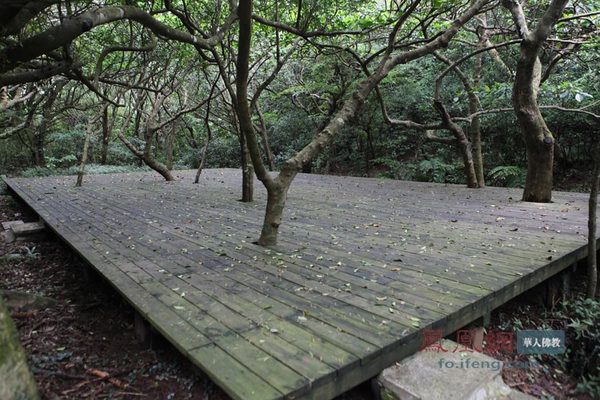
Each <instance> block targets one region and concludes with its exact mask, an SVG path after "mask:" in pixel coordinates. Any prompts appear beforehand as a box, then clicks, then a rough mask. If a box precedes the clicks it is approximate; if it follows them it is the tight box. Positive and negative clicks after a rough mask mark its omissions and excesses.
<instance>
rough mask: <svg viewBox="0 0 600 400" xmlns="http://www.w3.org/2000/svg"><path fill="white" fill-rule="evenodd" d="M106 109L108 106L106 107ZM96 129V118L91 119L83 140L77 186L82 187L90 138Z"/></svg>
mask: <svg viewBox="0 0 600 400" xmlns="http://www.w3.org/2000/svg"><path fill="white" fill-rule="evenodd" d="M104 110H106V107H105V108H104ZM93 129H94V120H90V121H89V122H88V124H87V126H86V128H85V140H84V142H83V151H82V152H81V162H80V163H79V171H78V173H77V183H75V186H77V187H81V185H82V184H83V174H84V172H85V163H86V162H87V158H88V149H89V146H90V140H91V138H92V132H93Z"/></svg>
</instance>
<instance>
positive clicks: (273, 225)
mask: <svg viewBox="0 0 600 400" xmlns="http://www.w3.org/2000/svg"><path fill="white" fill-rule="evenodd" d="M294 176H295V174H294ZM292 179H293V176H292V177H291V178H290V179H287V180H278V182H277V184H276V185H275V186H274V187H273V188H272V189H270V190H267V209H266V212H265V219H264V221H263V226H262V231H261V232H260V238H259V239H258V241H257V244H259V245H261V246H274V245H276V244H277V236H278V235H279V226H280V225H281V219H282V217H283V210H284V209H285V202H286V200H287V194H288V190H289V188H290V185H291V183H292Z"/></svg>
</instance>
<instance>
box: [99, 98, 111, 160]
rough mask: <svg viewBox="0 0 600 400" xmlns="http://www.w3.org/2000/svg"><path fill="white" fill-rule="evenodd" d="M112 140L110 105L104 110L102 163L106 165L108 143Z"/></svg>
mask: <svg viewBox="0 0 600 400" xmlns="http://www.w3.org/2000/svg"><path fill="white" fill-rule="evenodd" d="M109 142H110V130H109V125H108V107H104V111H103V112H102V149H101V150H100V164H102V165H106V159H107V158H108V143H109Z"/></svg>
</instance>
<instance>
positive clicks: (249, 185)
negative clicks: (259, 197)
mask: <svg viewBox="0 0 600 400" xmlns="http://www.w3.org/2000/svg"><path fill="white" fill-rule="evenodd" d="M253 200H254V168H253V167H252V161H251V160H250V155H249V154H248V147H247V146H246V144H245V142H244V147H243V148H242V202H244V203H250V202H252V201H253Z"/></svg>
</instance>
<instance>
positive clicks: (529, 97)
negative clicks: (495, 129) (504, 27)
mask: <svg viewBox="0 0 600 400" xmlns="http://www.w3.org/2000/svg"><path fill="white" fill-rule="evenodd" d="M567 2H568V1H567V0H552V2H551V3H550V5H549V6H548V9H547V10H546V12H545V13H544V15H543V16H542V18H541V19H540V21H539V22H538V24H537V27H536V29H535V30H534V31H531V32H530V31H529V28H528V27H527V23H526V20H525V15H524V13H523V8H522V7H521V5H520V3H518V2H517V1H516V0H504V1H503V5H504V6H505V7H506V8H507V9H508V10H509V11H510V13H511V15H512V17H513V21H514V23H515V25H516V27H517V29H518V31H519V34H520V35H521V37H522V39H523V40H522V42H521V54H520V56H519V61H518V62H517V70H516V75H515V82H514V85H513V95H512V103H513V108H514V110H515V113H516V116H517V121H518V122H519V127H520V129H521V132H522V134H523V137H524V139H525V147H526V151H527V178H526V181H525V190H524V192H523V200H524V201H533V202H549V201H551V200H552V170H553V165H554V137H553V135H552V132H550V130H549V129H548V126H547V125H546V121H545V120H544V117H543V116H542V113H541V111H540V107H539V105H538V102H537V98H538V92H539V88H540V83H541V78H542V64H541V62H540V58H539V53H540V50H541V48H542V45H543V44H544V42H545V41H546V40H547V38H548V36H549V35H550V32H551V30H552V28H553V27H554V25H555V24H556V22H557V21H558V19H559V18H560V16H561V14H562V12H563V10H564V8H565V6H566V4H567Z"/></svg>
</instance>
